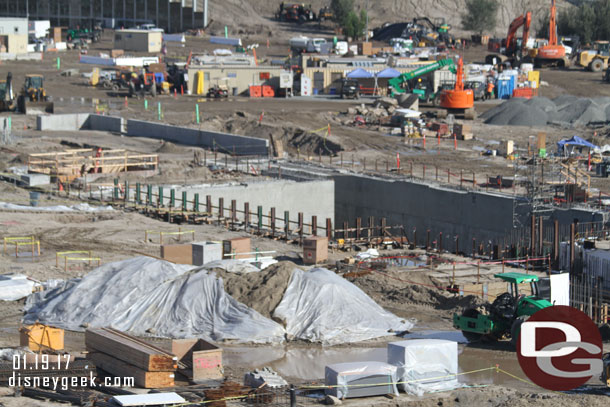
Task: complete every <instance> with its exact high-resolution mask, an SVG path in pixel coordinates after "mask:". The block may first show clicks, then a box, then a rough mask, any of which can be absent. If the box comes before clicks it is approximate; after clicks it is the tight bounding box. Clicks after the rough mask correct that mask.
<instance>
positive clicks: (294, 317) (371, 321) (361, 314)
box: [273, 268, 413, 345]
mask: <svg viewBox="0 0 610 407" xmlns="http://www.w3.org/2000/svg"><path fill="white" fill-rule="evenodd" d="M273 316H274V317H275V318H277V319H280V320H282V321H284V322H285V323H286V332H287V333H288V337H289V338H298V339H303V340H307V341H311V342H322V343H325V344H329V345H332V344H339V343H345V342H358V341H364V340H367V339H373V338H378V337H381V336H387V335H394V334H396V332H401V331H406V330H408V329H411V328H412V327H413V324H412V323H410V322H408V321H404V320H401V319H400V318H398V317H397V316H395V315H394V314H392V313H390V312H388V311H386V310H384V309H383V308H382V307H381V306H379V305H378V304H377V303H376V302H375V301H373V300H372V299H371V297H369V296H368V295H366V294H365V293H364V291H362V290H361V289H360V288H358V287H356V286H355V285H354V284H352V283H350V282H349V281H347V280H346V279H344V278H342V277H340V276H338V275H336V274H335V273H333V272H332V271H330V270H327V269H323V268H318V269H313V270H311V271H303V270H298V269H296V270H294V271H293V272H292V277H291V279H290V284H289V285H288V288H287V289H286V293H285V294H284V298H283V299H282V301H281V302H280V304H279V305H278V306H277V308H276V309H275V312H274V313H273Z"/></svg>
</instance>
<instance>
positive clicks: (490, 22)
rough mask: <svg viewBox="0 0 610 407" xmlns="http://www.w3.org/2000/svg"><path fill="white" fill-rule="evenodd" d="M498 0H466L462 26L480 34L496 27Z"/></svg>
mask: <svg viewBox="0 0 610 407" xmlns="http://www.w3.org/2000/svg"><path fill="white" fill-rule="evenodd" d="M498 6H499V4H498V1H497V0H466V12H465V13H464V14H462V28H464V29H465V30H468V31H474V32H476V33H478V34H480V35H482V34H483V31H493V30H494V29H495V28H496V23H497V15H498Z"/></svg>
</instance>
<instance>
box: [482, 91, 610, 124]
mask: <svg viewBox="0 0 610 407" xmlns="http://www.w3.org/2000/svg"><path fill="white" fill-rule="evenodd" d="M481 118H482V119H483V120H485V123H487V124H494V125H499V126H506V125H508V126H546V125H548V124H557V125H561V126H587V125H589V124H599V123H607V122H610V98H609V97H597V98H581V97H576V96H571V95H561V96H558V97H556V98H555V99H552V100H551V99H548V98H545V97H535V98H532V99H529V100H528V99H523V98H512V99H510V100H507V101H506V102H504V103H502V104H500V105H498V106H496V107H494V108H493V109H490V110H488V111H487V112H485V113H483V114H482V115H481Z"/></svg>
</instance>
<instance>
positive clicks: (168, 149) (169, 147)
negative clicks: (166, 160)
mask: <svg viewBox="0 0 610 407" xmlns="http://www.w3.org/2000/svg"><path fill="white" fill-rule="evenodd" d="M155 152H157V153H166V154H180V153H183V152H184V148H183V147H179V146H177V145H175V144H174V143H172V142H171V141H166V142H164V143H163V144H162V145H161V147H159V148H157V149H156V150H155Z"/></svg>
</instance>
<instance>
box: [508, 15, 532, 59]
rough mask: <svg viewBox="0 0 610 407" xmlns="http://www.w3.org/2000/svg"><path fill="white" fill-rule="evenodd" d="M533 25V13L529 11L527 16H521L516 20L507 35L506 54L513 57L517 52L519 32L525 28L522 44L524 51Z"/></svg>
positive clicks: (511, 24)
mask: <svg viewBox="0 0 610 407" xmlns="http://www.w3.org/2000/svg"><path fill="white" fill-rule="evenodd" d="M531 24H532V13H531V12H530V11H528V12H527V13H525V15H523V14H522V15H520V16H519V17H517V18H515V19H514V20H513V22H512V23H510V26H509V27H508V34H506V54H507V55H512V54H514V53H515V52H516V51H517V49H516V48H517V36H516V34H517V31H518V30H519V28H521V26H523V40H522V43H521V49H524V48H525V47H526V44H527V39H528V38H529V34H530V25H531Z"/></svg>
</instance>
